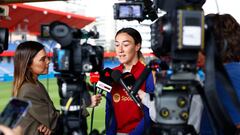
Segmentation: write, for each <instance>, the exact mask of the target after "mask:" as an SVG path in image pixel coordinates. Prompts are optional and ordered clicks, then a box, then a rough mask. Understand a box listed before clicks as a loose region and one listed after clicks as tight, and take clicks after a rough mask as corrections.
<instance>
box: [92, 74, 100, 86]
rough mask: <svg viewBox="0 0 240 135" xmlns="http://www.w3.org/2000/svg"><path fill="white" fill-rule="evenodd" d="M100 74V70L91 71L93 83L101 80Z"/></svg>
mask: <svg viewBox="0 0 240 135" xmlns="http://www.w3.org/2000/svg"><path fill="white" fill-rule="evenodd" d="M99 78H100V75H99V73H98V72H91V73H90V82H91V83H92V84H96V83H97V82H98V81H99Z"/></svg>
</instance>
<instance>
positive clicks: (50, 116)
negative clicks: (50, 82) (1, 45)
mask: <svg viewBox="0 0 240 135" xmlns="http://www.w3.org/2000/svg"><path fill="white" fill-rule="evenodd" d="M49 63H50V60H49V58H48V56H47V53H46V51H45V49H44V46H43V45H42V44H41V43H38V42H35V41H26V42H23V43H21V44H20V45H18V47H17V49H16V51H15V56H14V81H13V96H15V97H18V98H20V99H24V100H30V101H31V102H32V106H31V108H30V109H29V111H28V113H27V115H26V117H24V118H23V119H22V120H21V122H20V123H19V124H20V126H21V127H22V128H23V133H24V135H39V134H41V133H44V134H45V135H50V134H51V133H53V132H54V130H55V128H56V126H57V120H58V117H59V112H58V111H57V110H56V109H55V107H54V105H53V102H52V100H51V99H50V97H49V95H48V93H47V91H46V89H45V87H44V86H43V84H42V83H41V82H40V81H39V80H38V76H39V75H41V74H47V73H48V66H49Z"/></svg>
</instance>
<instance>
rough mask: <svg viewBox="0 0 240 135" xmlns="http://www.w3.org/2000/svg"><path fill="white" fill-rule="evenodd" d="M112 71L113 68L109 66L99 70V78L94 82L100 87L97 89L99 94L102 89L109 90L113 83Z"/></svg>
mask: <svg viewBox="0 0 240 135" xmlns="http://www.w3.org/2000/svg"><path fill="white" fill-rule="evenodd" d="M112 71H113V70H112V69H111V68H105V69H104V70H103V71H100V73H99V74H100V78H99V81H98V82H97V84H96V87H97V88H99V89H100V90H99V91H98V93H99V94H102V93H103V90H104V91H107V92H111V90H112V83H113V79H112V77H111V74H112Z"/></svg>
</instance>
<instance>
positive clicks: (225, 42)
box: [201, 14, 240, 135]
mask: <svg viewBox="0 0 240 135" xmlns="http://www.w3.org/2000/svg"><path fill="white" fill-rule="evenodd" d="M206 19H210V20H211V22H212V24H213V34H214V36H215V40H216V48H217V53H218V58H217V59H219V60H220V62H222V63H223V64H224V68H225V70H226V71H227V75H228V76H229V78H230V81H231V83H232V84H233V86H234V88H235V91H236V93H237V97H238V100H239V99H240V85H239V81H240V72H239V70H240V63H239V62H240V45H239V43H240V25H239V23H238V22H237V21H236V20H235V19H234V18H233V17H232V16H231V15H230V14H222V15H219V14H209V15H207V16H206ZM216 89H217V93H218V97H220V98H219V99H220V101H221V103H222V104H223V105H224V108H225V109H226V110H227V112H228V113H229V115H230V117H231V119H232V121H233V122H234V124H235V125H236V126H237V128H239V127H240V126H239V125H240V114H239V112H238V111H237V109H236V108H235V106H234V105H233V102H232V100H231V99H230V95H229V94H228V93H226V91H225V90H224V89H225V88H224V85H223V82H221V81H220V80H219V78H218V77H217V78H216ZM202 124H203V126H204V127H203V128H202V129H201V132H202V134H203V135H205V134H209V135H210V134H213V133H212V131H211V130H212V129H211V128H209V127H207V126H206V125H209V121H207V120H206V118H205V119H203V123H202ZM208 130H209V131H208Z"/></svg>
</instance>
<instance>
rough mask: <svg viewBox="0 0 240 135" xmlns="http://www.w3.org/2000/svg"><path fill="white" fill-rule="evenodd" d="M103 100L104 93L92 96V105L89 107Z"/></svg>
mask: <svg viewBox="0 0 240 135" xmlns="http://www.w3.org/2000/svg"><path fill="white" fill-rule="evenodd" d="M101 100H102V95H101V94H97V95H93V96H91V105H90V106H89V107H96V106H98V105H99V103H100V102H101Z"/></svg>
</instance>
